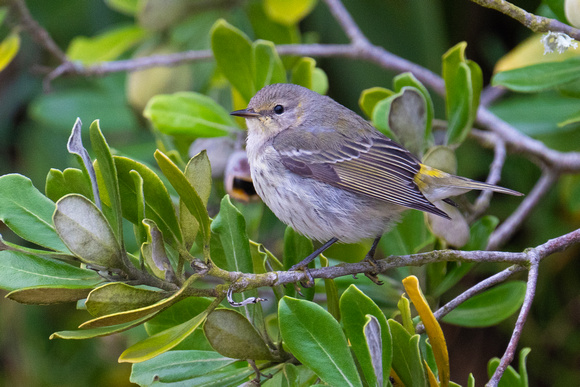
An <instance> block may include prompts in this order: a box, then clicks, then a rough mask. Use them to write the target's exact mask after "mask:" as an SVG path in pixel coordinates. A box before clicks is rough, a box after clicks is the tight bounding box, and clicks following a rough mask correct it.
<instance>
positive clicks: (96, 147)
mask: <svg viewBox="0 0 580 387" xmlns="http://www.w3.org/2000/svg"><path fill="white" fill-rule="evenodd" d="M89 134H90V138H91V146H92V148H93V152H95V154H96V156H97V162H98V163H99V167H100V168H99V170H100V172H101V176H102V177H103V182H104V184H103V185H102V186H101V187H99V192H104V191H106V192H107V196H108V197H109V203H110V204H111V209H112V211H111V212H110V218H109V223H110V225H111V228H112V229H113V233H114V234H115V237H116V238H117V240H118V241H119V242H120V244H121V246H123V213H122V210H121V195H120V193H119V181H118V179H117V169H116V168H115V163H114V161H113V156H112V155H111V149H110V148H109V144H107V140H105V136H103V132H101V128H100V127H99V120H95V121H93V122H92V123H91V126H90V128H89Z"/></svg>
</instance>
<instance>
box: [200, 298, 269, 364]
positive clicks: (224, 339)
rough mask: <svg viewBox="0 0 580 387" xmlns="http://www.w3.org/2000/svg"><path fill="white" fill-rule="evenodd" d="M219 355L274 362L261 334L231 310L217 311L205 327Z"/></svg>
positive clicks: (210, 315)
mask: <svg viewBox="0 0 580 387" xmlns="http://www.w3.org/2000/svg"><path fill="white" fill-rule="evenodd" d="M203 330H204V332H205V336H206V337H207V339H208V341H209V343H210V344H211V346H212V347H213V349H215V350H216V351H217V352H218V353H220V354H222V355H223V356H226V357H231V358H234V359H252V360H274V357H273V355H272V354H271V353H270V351H269V350H268V347H267V346H266V343H265V342H264V340H263V339H262V338H261V337H260V334H259V333H258V332H257V331H256V329H255V328H254V327H253V326H252V324H250V322H249V321H248V319H246V318H245V317H244V316H242V315H241V314H240V313H238V312H236V311H233V310H231V309H216V310H214V311H213V312H212V313H210V314H209V316H208V317H207V320H206V322H205V324H204V326H203Z"/></svg>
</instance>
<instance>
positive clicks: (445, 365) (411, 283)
mask: <svg viewBox="0 0 580 387" xmlns="http://www.w3.org/2000/svg"><path fill="white" fill-rule="evenodd" d="M403 286H404V287H405V291H406V292H407V294H408V295H409V298H410V299H411V302H413V305H415V309H417V313H419V316H420V317H421V320H422V321H423V325H425V331H426V332H427V336H429V342H430V343H431V346H432V348H433V355H434V357H435V363H437V369H438V370H439V379H440V380H441V386H442V387H447V386H449V354H448V353H447V344H445V337H443V331H442V330H441V326H440V325H439V322H438V321H437V319H436V318H435V316H434V315H433V312H432V311H431V308H429V305H428V304H427V300H425V296H423V293H422V292H421V289H420V288H419V280H418V279H417V277H415V276H409V277H407V278H405V279H404V280H403Z"/></svg>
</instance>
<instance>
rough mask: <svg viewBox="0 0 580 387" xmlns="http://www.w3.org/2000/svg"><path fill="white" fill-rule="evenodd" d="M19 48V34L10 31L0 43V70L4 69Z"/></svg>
mask: <svg viewBox="0 0 580 387" xmlns="http://www.w3.org/2000/svg"><path fill="white" fill-rule="evenodd" d="M19 48H20V35H18V34H17V33H16V32H12V33H11V34H10V35H8V36H7V37H6V39H4V41H2V43H0V71H2V70H4V69H5V68H6V66H8V64H10V62H12V59H14V57H15V56H16V54H17V53H18V49H19Z"/></svg>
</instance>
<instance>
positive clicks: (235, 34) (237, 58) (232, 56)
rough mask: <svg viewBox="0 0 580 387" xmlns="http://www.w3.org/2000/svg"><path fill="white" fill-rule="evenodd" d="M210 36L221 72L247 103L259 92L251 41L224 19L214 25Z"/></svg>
mask: <svg viewBox="0 0 580 387" xmlns="http://www.w3.org/2000/svg"><path fill="white" fill-rule="evenodd" d="M210 34H211V49H212V51H213V55H214V58H215V61H216V64H217V66H218V68H219V70H220V71H221V72H222V73H223V74H224V75H225V77H226V78H227V79H228V81H230V83H231V84H232V85H233V86H234V87H235V88H236V90H237V91H238V92H239V93H240V94H241V96H242V97H243V98H244V99H245V101H246V103H247V102H248V101H249V100H250V99H251V98H252V97H253V96H254V94H256V91H257V90H256V86H255V84H254V70H253V68H252V43H251V42H250V39H249V38H248V37H247V36H246V34H244V33H243V32H242V31H240V30H239V29H237V28H236V27H234V26H232V25H231V24H229V23H228V22H226V21H225V20H223V19H220V20H218V21H217V22H216V23H215V24H214V26H213V27H212V29H211V33H210Z"/></svg>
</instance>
